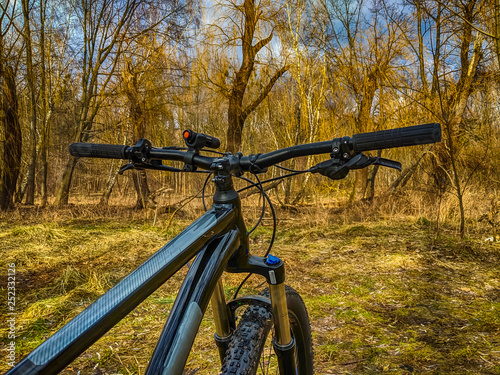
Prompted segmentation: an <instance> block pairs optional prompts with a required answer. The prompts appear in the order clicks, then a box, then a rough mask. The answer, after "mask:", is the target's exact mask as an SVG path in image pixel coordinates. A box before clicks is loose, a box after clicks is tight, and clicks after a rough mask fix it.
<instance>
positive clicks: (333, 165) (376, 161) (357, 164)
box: [310, 153, 401, 180]
mask: <svg viewBox="0 0 500 375" xmlns="http://www.w3.org/2000/svg"><path fill="white" fill-rule="evenodd" d="M370 165H381V166H384V167H389V168H394V169H397V170H398V171H400V172H401V163H399V162H397V161H394V160H389V159H384V158H379V157H373V156H366V155H365V154H363V153H359V154H357V155H355V156H353V157H352V158H351V159H349V160H342V159H340V158H332V159H329V160H325V161H323V162H321V163H319V164H316V165H315V166H314V167H312V168H311V169H310V171H311V172H312V173H316V172H319V173H320V174H322V175H323V176H326V177H328V178H331V179H332V180H341V179H343V178H345V177H346V176H347V174H348V173H349V171H350V170H351V169H362V168H366V167H368V166H370Z"/></svg>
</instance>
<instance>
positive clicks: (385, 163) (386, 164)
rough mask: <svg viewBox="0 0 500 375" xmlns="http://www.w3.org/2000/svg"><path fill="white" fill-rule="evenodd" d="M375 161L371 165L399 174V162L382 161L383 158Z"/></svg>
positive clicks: (400, 168) (400, 166)
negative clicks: (395, 170)
mask: <svg viewBox="0 0 500 375" xmlns="http://www.w3.org/2000/svg"><path fill="white" fill-rule="evenodd" d="M376 159H377V160H376V161H375V162H374V163H373V164H378V165H381V166H382V167H388V168H394V169H397V170H398V171H400V172H401V170H402V165H401V163H400V162H399V161H395V160H390V159H384V158H378V157H377V158H376Z"/></svg>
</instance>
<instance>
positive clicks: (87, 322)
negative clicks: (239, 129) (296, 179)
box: [7, 123, 441, 375]
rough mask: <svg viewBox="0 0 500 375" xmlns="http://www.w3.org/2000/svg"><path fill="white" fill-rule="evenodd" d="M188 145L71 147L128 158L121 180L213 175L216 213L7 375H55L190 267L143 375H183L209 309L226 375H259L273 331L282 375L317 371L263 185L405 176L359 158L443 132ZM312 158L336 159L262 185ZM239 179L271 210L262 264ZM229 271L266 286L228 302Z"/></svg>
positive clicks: (433, 127) (83, 153)
mask: <svg viewBox="0 0 500 375" xmlns="http://www.w3.org/2000/svg"><path fill="white" fill-rule="evenodd" d="M183 138H184V140H185V143H186V146H187V147H186V148H181V147H163V148H155V147H153V146H152V145H151V143H150V142H149V141H148V140H146V139H141V140H139V141H138V142H137V144H136V145H134V146H122V145H107V144H89V143H74V144H72V145H71V146H70V153H71V155H73V156H76V157H94V158H112V159H125V160H129V163H128V164H126V165H125V166H124V167H122V169H121V172H122V173H123V172H124V171H125V170H128V169H155V170H162V171H171V172H181V171H184V172H201V171H207V173H209V176H208V177H207V179H206V181H205V186H206V184H207V183H208V181H209V178H210V177H213V179H212V181H213V183H214V185H215V193H214V195H213V206H212V207H211V208H210V209H209V210H207V211H206V213H205V214H203V215H202V216H201V217H200V218H198V219H197V220H195V221H194V222H193V223H192V224H191V225H189V226H188V227H187V228H186V229H184V230H183V231H182V232H181V233H180V234H179V235H177V236H176V237H175V238H174V239H173V240H171V241H170V242H169V243H167V244H166V245H164V246H163V247H162V248H160V249H159V250H158V251H157V252H156V253H155V254H154V255H152V256H151V257H150V258H149V259H148V260H146V261H145V262H144V263H143V264H142V265H141V266H139V267H138V268H137V269H136V270H135V271H133V272H132V273H130V274H129V275H128V276H126V277H125V278H124V279H122V280H121V281H120V282H119V283H118V284H116V285H115V286H114V287H113V288H111V289H110V290H109V291H108V292H106V293H105V294H104V295H103V296H102V297H100V298H99V299H98V300H97V301H95V302H94V303H93V304H91V305H90V306H89V307H88V308H86V309H85V310H84V311H83V312H81V313H80V314H79V315H77V316H76V317H75V318H74V319H73V320H71V321H70V322H69V323H67V324H66V325H65V326H63V327H62V328H61V329H60V330H59V331H57V332H56V333H55V334H54V335H52V336H51V337H50V338H48V339H47V340H46V341H45V342H43V343H42V344H41V345H40V346H38V347H37V348H36V349H35V350H33V351H32V352H31V353H30V354H28V356H26V357H25V358H24V359H23V360H21V361H20V362H19V363H18V364H17V365H16V366H15V367H13V368H12V369H10V370H9V371H8V372H7V374H8V375H18V374H24V375H26V374H29V375H33V374H55V373H57V372H59V371H61V370H62V369H63V368H64V367H66V366H67V365H68V364H70V363H71V362H72V361H73V360H74V359H75V358H76V357H78V356H79V355H80V354H81V353H83V352H84V351H85V350H86V349H87V348H88V347H90V346H91V345H92V344H93V343H94V342H95V341H97V339H99V338H100V337H101V336H102V335H104V334H105V333H106V332H107V331H108V330H109V329H111V328H112V327H113V326H115V325H116V324H117V323H118V322H119V321H120V320H121V319H122V318H123V317H125V316H126V315H127V314H128V313H129V312H131V311H132V310H133V309H134V308H135V307H136V306H137V305H138V304H139V303H141V302H142V301H143V300H144V299H146V297H148V296H149V295H150V294H151V293H153V292H154V291H155V290H156V289H158V288H159V287H160V286H161V285H162V284H163V283H164V282H166V281H167V280H168V279H169V278H170V277H171V276H172V275H174V274H175V273H176V272H177V271H178V270H179V269H180V268H181V267H183V266H184V265H186V264H187V263H188V262H190V261H191V260H192V259H194V260H193V261H192V263H191V265H190V267H189V270H188V272H187V275H186V277H185V280H184V282H183V284H182V286H181V288H180V290H179V292H178V295H177V298H176V300H175V303H174V305H173V307H172V310H171V313H170V315H169V317H168V319H167V322H166V324H165V326H164V329H163V331H162V333H161V335H160V338H159V340H158V343H157V345H156V348H155V349H154V352H153V354H152V357H151V360H150V362H149V365H148V367H147V370H146V374H181V373H182V371H183V369H184V366H185V364H186V361H187V358H188V355H189V352H190V350H191V347H192V344H193V341H194V339H195V336H196V334H197V331H198V328H199V326H200V323H201V320H202V318H203V315H204V313H205V310H206V309H207V307H208V304H209V303H211V304H212V309H213V312H214V321H215V331H216V332H215V335H214V338H215V342H216V345H217V347H218V350H219V356H220V359H221V363H222V366H221V373H222V374H255V373H256V371H257V370H258V368H259V366H260V364H259V362H260V361H261V358H260V357H261V354H262V350H263V347H264V344H265V342H266V338H267V336H268V335H269V332H273V333H272V335H271V336H272V346H273V348H274V352H275V354H276V356H275V358H276V359H277V369H279V373H280V374H282V375H283V374H287V375H288V374H300V375H304V374H306V375H309V374H312V373H313V366H314V364H313V348H312V338H311V328H310V325H309V317H308V314H307V310H306V307H305V305H304V302H303V301H302V298H301V297H300V295H299V294H298V293H297V292H296V291H295V290H293V289H292V288H290V287H288V286H285V270H284V264H283V261H282V260H281V259H279V258H278V257H275V256H273V255H271V254H270V250H271V247H272V244H273V241H274V237H275V231H276V217H275V215H274V209H273V208H272V203H271V200H270V198H269V196H268V195H267V193H266V192H265V190H264V189H263V184H264V183H266V182H270V181H274V180H276V179H280V178H284V177H287V176H290V175H295V174H299V173H305V172H312V173H320V174H322V175H324V176H327V177H329V178H331V179H333V180H338V179H342V178H344V177H346V175H347V174H348V172H349V171H350V170H352V169H360V168H365V167H367V166H369V165H375V164H378V165H381V166H386V167H390V168H395V169H398V170H401V164H400V163H399V162H396V161H392V160H388V159H384V158H380V157H369V156H366V155H365V154H363V151H370V150H379V149H384V148H392V147H403V146H411V145H420V144H429V143H435V142H439V141H440V139H441V128H440V125H439V124H436V123H432V124H425V125H417V126H412V127H406V128H399V129H393V130H384V131H377V132H371V133H364V134H357V135H354V136H353V137H352V138H351V137H343V138H335V139H333V140H332V141H324V142H316V143H311V144H304V145H298V146H292V147H288V148H285V149H281V150H277V151H273V152H270V153H267V154H256V155H249V156H243V155H242V154H241V153H236V154H234V155H233V154H230V153H225V154H219V155H217V156H215V157H213V156H206V155H202V154H200V152H201V151H208V150H206V149H205V148H212V149H216V148H218V147H219V146H220V142H219V140H218V139H217V138H214V137H211V136H208V135H205V134H201V133H196V132H193V131H191V130H186V131H184V132H183ZM316 154H330V159H328V160H326V161H323V162H320V163H319V164H317V165H315V166H313V167H311V168H309V169H308V170H305V171H295V170H290V169H288V171H289V172H290V173H288V174H287V175H285V176H280V177H276V178H274V179H268V180H265V181H260V179H259V178H258V175H259V174H261V173H263V172H265V171H266V170H267V168H269V167H271V166H273V165H277V164H278V163H281V162H283V161H285V160H288V159H291V158H294V157H299V156H307V155H316ZM163 160H169V161H178V162H181V163H184V167H183V168H182V169H179V168H174V167H171V166H167V165H164V164H163ZM281 168H284V167H281ZM200 170H201V171H200ZM285 170H287V169H286V168H285ZM244 172H249V173H251V174H254V175H255V176H256V179H257V183H254V182H253V181H251V180H248V179H246V178H245V177H243V173H244ZM233 177H239V178H243V179H246V180H247V181H250V182H251V184H250V185H249V186H248V187H257V188H258V189H259V190H260V193H261V194H262V197H263V200H262V201H263V209H264V208H265V204H266V202H267V203H268V204H269V205H270V207H271V211H272V213H273V218H274V230H273V235H272V239H271V243H270V246H269V249H268V251H267V252H266V254H265V255H264V256H256V255H252V254H251V253H250V251H249V241H248V235H249V233H250V232H251V231H249V232H247V229H246V226H245V223H244V218H243V215H242V212H241V202H240V197H239V192H237V191H236V190H235V188H234V185H233ZM248 187H247V188H248ZM244 189H246V188H244ZM244 189H241V190H244ZM241 190H240V192H241ZM261 218H262V215H261ZM257 225H258V223H257ZM254 228H255V227H254ZM224 271H226V272H230V273H248V274H249V275H251V274H258V275H260V276H262V277H264V278H265V279H266V281H267V283H268V288H267V289H266V290H265V291H264V292H263V293H261V294H260V295H249V296H243V297H237V294H238V291H239V289H240V288H241V286H242V284H243V283H242V284H240V287H239V288H238V290H237V292H236V294H235V298H233V299H232V300H231V301H229V302H226V300H225V296H224V291H223V285H222V282H221V275H222V273H223V272H224ZM247 278H248V277H247ZM245 280H246V279H245ZM241 306H246V309H245V311H244V313H243V315H242V316H241V317H240V318H239V319H238V320H239V323H238V324H236V320H237V317H236V315H237V314H236V310H237V309H238V308H239V307H241ZM268 366H269V364H268V362H265V363H264V364H263V365H262V367H265V368H268ZM264 370H265V369H263V371H264Z"/></svg>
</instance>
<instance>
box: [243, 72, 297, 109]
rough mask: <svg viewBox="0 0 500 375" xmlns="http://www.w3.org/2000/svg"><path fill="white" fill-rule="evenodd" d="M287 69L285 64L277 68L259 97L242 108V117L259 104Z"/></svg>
mask: <svg viewBox="0 0 500 375" xmlns="http://www.w3.org/2000/svg"><path fill="white" fill-rule="evenodd" d="M288 69H289V66H288V65H285V66H284V67H282V68H281V69H280V70H278V71H277V72H276V73H275V74H274V76H273V77H272V78H271V80H270V81H269V83H268V84H267V86H266V87H265V88H264V91H262V93H261V94H260V95H259V97H258V98H257V99H255V100H254V102H253V103H251V104H250V105H248V106H247V107H246V108H245V109H244V110H243V113H242V117H243V118H247V116H248V115H249V114H250V113H252V111H254V110H255V108H257V107H258V106H259V104H260V103H261V102H262V101H263V100H264V99H265V98H266V96H267V95H268V94H269V92H270V91H271V89H272V88H273V86H274V84H275V83H276V81H277V80H278V79H280V77H281V76H282V75H283V74H285V72H286V71H287V70H288Z"/></svg>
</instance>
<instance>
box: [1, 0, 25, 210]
mask: <svg viewBox="0 0 500 375" xmlns="http://www.w3.org/2000/svg"><path fill="white" fill-rule="evenodd" d="M15 9H16V6H15V4H11V3H10V1H7V2H3V3H2V5H1V14H0V84H1V85H0V90H1V91H0V210H6V209H9V208H11V207H12V206H13V203H14V201H13V197H14V192H15V190H16V184H17V179H18V176H19V171H20V168H21V153H22V134H21V126H20V123H19V114H18V106H19V104H18V96H17V88H16V81H15V72H14V68H13V67H12V65H11V64H10V62H9V60H11V59H12V54H13V53H14V51H15V49H14V48H15V46H16V38H12V34H9V33H11V31H12V29H13V28H14V19H15ZM6 39H8V42H6Z"/></svg>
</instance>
